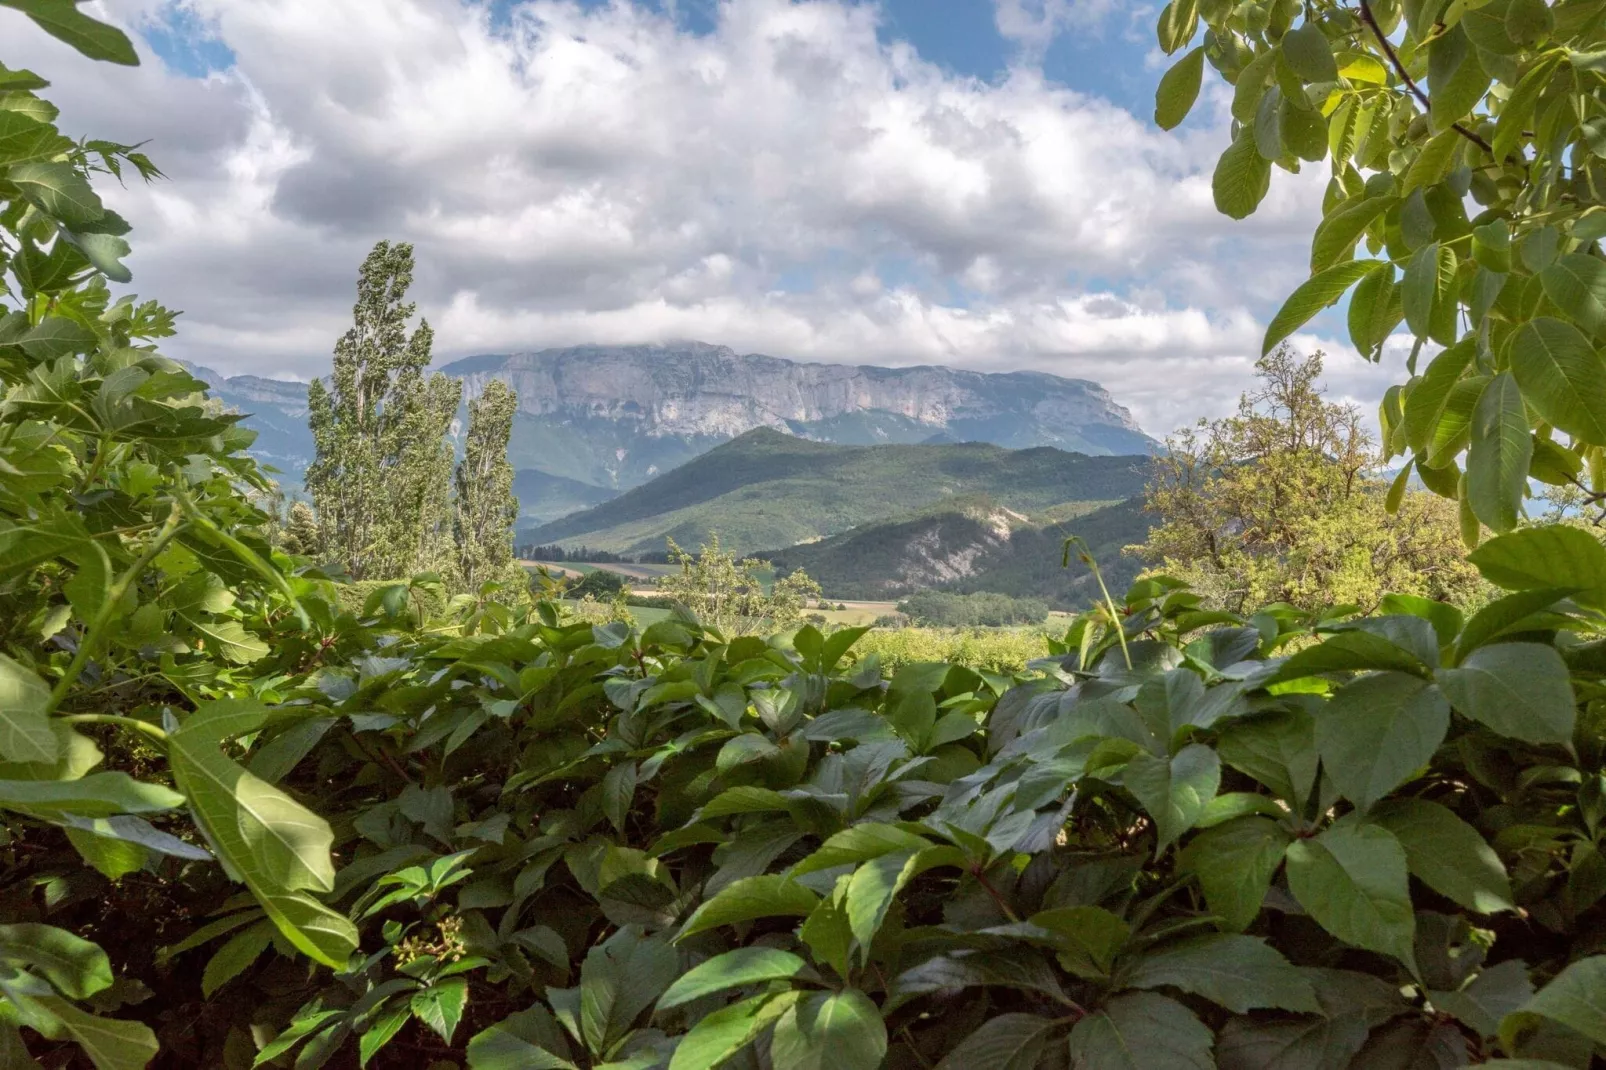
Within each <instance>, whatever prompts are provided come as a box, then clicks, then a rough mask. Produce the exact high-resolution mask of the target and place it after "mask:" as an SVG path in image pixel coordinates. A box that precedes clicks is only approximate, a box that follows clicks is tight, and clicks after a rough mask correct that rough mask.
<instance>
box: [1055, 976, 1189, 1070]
mask: <svg viewBox="0 0 1606 1070" xmlns="http://www.w3.org/2000/svg"><path fill="white" fill-rule="evenodd" d="M1214 1043H1215V1037H1214V1036H1213V1035H1212V1034H1211V1032H1210V1030H1209V1029H1207V1028H1206V1027H1205V1026H1204V1024H1203V1023H1202V1022H1200V1021H1199V1019H1198V1018H1195V1017H1194V1015H1193V1012H1192V1011H1190V1010H1189V1009H1188V1008H1186V1007H1184V1006H1183V1005H1182V1004H1180V1003H1178V1002H1177V1001H1176V1000H1174V999H1171V998H1170V997H1169V996H1160V995H1156V994H1155V993H1153V992H1129V993H1127V994H1126V995H1122V996H1116V997H1115V998H1114V999H1112V1000H1110V1002H1109V1003H1107V1004H1105V1006H1104V1008H1103V1009H1102V1010H1100V1011H1097V1012H1096V1013H1094V1014H1090V1015H1088V1016H1087V1017H1085V1018H1083V1019H1082V1020H1081V1021H1079V1022H1077V1023H1076V1026H1075V1028H1073V1029H1072V1030H1071V1066H1072V1067H1074V1068H1075V1070H1157V1068H1158V1067H1162V1066H1163V1067H1165V1068H1166V1070H1215V1065H1216V1063H1215V1060H1214V1059H1212V1058H1211V1056H1210V1048H1211V1046H1212V1045H1213V1044H1214Z"/></svg>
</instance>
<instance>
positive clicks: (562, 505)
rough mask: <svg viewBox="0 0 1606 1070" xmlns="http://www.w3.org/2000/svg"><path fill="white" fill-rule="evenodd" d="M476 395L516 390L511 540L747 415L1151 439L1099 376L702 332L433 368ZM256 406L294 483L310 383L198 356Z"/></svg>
mask: <svg viewBox="0 0 1606 1070" xmlns="http://www.w3.org/2000/svg"><path fill="white" fill-rule="evenodd" d="M443 370H444V371H445V372H446V373H447V374H450V375H455V376H457V377H459V378H461V379H462V380H463V381H464V387H465V391H464V393H465V396H466V397H473V396H476V395H477V394H478V393H479V391H480V390H482V389H483V388H484V385H485V383H486V382H488V381H489V380H490V379H492V378H499V379H503V380H505V381H507V382H508V383H509V385H511V386H512V387H513V388H514V390H515V391H516V392H517V393H518V396H519V411H518V413H517V415H516V417H515V420H514V426H513V437H512V442H511V444H510V446H509V454H510V457H511V459H512V461H513V465H514V468H515V470H516V472H517V483H516V486H515V491H516V493H517V494H518V496H519V500H520V505H521V520H520V529H521V536H520V537H521V540H523V539H524V538H525V537H526V536H527V535H528V534H529V533H530V532H531V531H532V530H533V529H535V528H537V527H539V526H541V525H543V524H548V523H550V522H552V521H555V520H558V519H560V518H562V517H565V516H567V515H569V514H572V513H576V512H579V511H582V510H584V509H587V508H589V507H592V506H595V505H597V504H600V503H603V502H606V501H608V500H609V499H611V498H613V497H615V496H617V495H619V494H621V493H623V492H625V491H628V490H631V489H632V488H635V487H639V486H641V485H642V484H644V483H646V482H648V481H649V480H651V479H653V478H654V477H656V476H659V475H661V474H663V473H666V472H669V471H671V470H673V469H676V468H678V467H679V466H681V465H683V464H685V463H686V462H688V461H690V460H692V459H694V458H696V457H700V456H702V455H704V454H706V453H707V452H708V451H709V450H711V449H713V448H714V447H716V446H719V445H720V444H722V443H725V442H729V441H730V440H731V439H733V438H735V437H737V436H738V435H742V434H745V433H747V432H749V431H752V430H755V429H757V428H769V429H772V430H774V431H777V432H784V433H786V434H788V435H792V436H798V437H801V438H805V439H809V440H812V441H815V442H819V443H836V444H840V445H872V444H914V443H927V442H929V443H958V442H985V443H991V444H993V445H996V446H1003V447H1007V448H1010V449H1023V448H1031V447H1040V446H1052V447H1056V448H1058V449H1061V450H1069V451H1074V452H1077V453H1082V454H1087V455H1090V456H1111V455H1123V454H1124V455H1131V454H1146V453H1148V452H1150V450H1151V449H1152V448H1153V447H1154V445H1155V444H1154V442H1153V440H1152V439H1150V438H1149V437H1148V436H1147V435H1145V434H1144V433H1143V431H1142V429H1141V428H1139V427H1138V425H1137V423H1136V421H1134V420H1133V418H1132V415H1131V413H1130V412H1128V411H1127V410H1126V409H1125V408H1124V407H1122V406H1121V405H1119V404H1118V403H1117V402H1116V401H1115V400H1114V399H1113V398H1112V397H1111V396H1110V395H1109V393H1108V392H1107V391H1105V390H1104V388H1103V387H1101V386H1099V385H1098V384H1097V383H1092V382H1088V381H1086V380H1080V379H1066V378H1061V377H1058V376H1053V375H1046V374H1043V373H1037V372H1010V373H983V372H972V371H962V370H957V369H951V368H938V367H918V368H881V367H874V366H869V365H858V366H853V365H845V364H810V363H801V362H796V361H789V360H782V359H779V358H776V357H766V356H757V355H740V354H737V353H735V352H734V351H732V350H730V349H727V348H725V347H721V346H713V345H707V344H704V343H700V342H688V343H679V344H672V345H640V346H576V347H572V348H566V349H548V350H542V351H539V352H534V353H518V354H510V355H486V356H476V357H468V358H466V359H463V360H459V361H455V362H453V363H451V364H448V365H446V366H445V367H444V369H443ZM196 372H197V373H198V375H199V376H200V377H201V378H203V379H205V380H206V381H207V382H208V383H210V384H211V385H212V387H213V392H214V393H215V394H216V395H217V396H218V397H220V398H221V399H222V400H223V401H224V402H225V403H226V404H229V405H231V406H233V407H236V408H238V409H240V410H241V411H243V412H247V413H250V414H251V415H250V418H249V419H248V420H247V421H246V426H248V427H251V428H254V429H255V430H256V431H257V432H258V439H257V442H256V445H255V446H254V448H253V452H254V453H256V454H257V456H259V457H260V458H261V459H262V460H264V461H266V462H268V463H270V464H272V465H273V466H274V467H276V468H278V469H279V470H280V471H281V473H283V475H282V476H281V479H282V481H283V482H285V483H286V485H287V486H289V487H292V488H294V487H296V486H298V485H299V483H300V480H301V475H302V473H303V472H304V471H305V469H306V465H307V464H308V463H309V462H310V461H311V459H312V453H313V448H312V438H311V435H310V434H309V433H308V431H307V427H306V387H305V384H302V383H295V382H284V381H280V380H273V379H265V378H261V377H258V376H251V375H242V376H232V377H231V376H224V375H221V374H219V373H218V372H216V371H213V370H211V369H208V368H204V367H201V368H196Z"/></svg>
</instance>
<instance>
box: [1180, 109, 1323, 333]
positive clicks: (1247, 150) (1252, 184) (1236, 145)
mask: <svg viewBox="0 0 1606 1070" xmlns="http://www.w3.org/2000/svg"><path fill="white" fill-rule="evenodd" d="M1210 189H1211V193H1212V195H1213V196H1214V198H1215V202H1216V211H1218V212H1220V213H1221V214H1223V215H1226V216H1230V217H1232V218H1233V219H1247V218H1249V216H1251V215H1253V214H1254V211H1255V209H1256V208H1258V207H1260V202H1261V201H1262V200H1264V199H1265V196H1266V191H1267V190H1269V189H1271V164H1270V163H1269V162H1267V160H1266V159H1265V158H1264V157H1263V156H1261V155H1260V150H1259V149H1257V148H1256V147H1255V131H1254V126H1253V124H1248V125H1245V126H1244V128H1243V129H1242V130H1240V131H1239V132H1238V136H1237V138H1235V139H1234V140H1233V143H1232V144H1231V145H1229V146H1227V151H1225V152H1223V153H1222V154H1221V159H1220V160H1218V161H1216V170H1215V173H1214V174H1213V175H1211V178H1210ZM1351 281H1353V280H1351ZM1334 300H1337V298H1334ZM1329 304H1331V302H1329ZM1314 314H1315V313H1314V311H1313V312H1312V315H1314ZM1308 318H1309V317H1308V316H1307V317H1306V319H1308ZM1300 322H1301V323H1303V322H1304V320H1301V321H1300Z"/></svg>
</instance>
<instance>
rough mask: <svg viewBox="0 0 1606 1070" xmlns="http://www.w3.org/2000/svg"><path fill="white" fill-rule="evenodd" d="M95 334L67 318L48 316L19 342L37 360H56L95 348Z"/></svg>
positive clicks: (30, 329) (25, 351) (23, 349)
mask: <svg viewBox="0 0 1606 1070" xmlns="http://www.w3.org/2000/svg"><path fill="white" fill-rule="evenodd" d="M97 341H98V340H97V339H96V337H95V333H94V332H93V331H91V330H90V329H89V328H87V327H85V326H83V325H82V324H81V323H79V322H78V321H77V320H72V319H68V318H67V317H66V316H46V317H45V318H44V319H42V320H40V321H39V322H38V323H37V324H35V325H34V326H33V327H31V328H29V330H28V332H27V333H26V334H24V335H23V336H22V337H21V338H19V339H18V340H17V344H18V345H20V346H21V347H22V351H23V352H24V353H26V354H28V356H30V357H32V358H34V359H35V360H54V359H56V358H57V357H64V356H66V355H68V354H70V353H83V352H86V351H88V350H91V349H93V348H95V344H96V342H97Z"/></svg>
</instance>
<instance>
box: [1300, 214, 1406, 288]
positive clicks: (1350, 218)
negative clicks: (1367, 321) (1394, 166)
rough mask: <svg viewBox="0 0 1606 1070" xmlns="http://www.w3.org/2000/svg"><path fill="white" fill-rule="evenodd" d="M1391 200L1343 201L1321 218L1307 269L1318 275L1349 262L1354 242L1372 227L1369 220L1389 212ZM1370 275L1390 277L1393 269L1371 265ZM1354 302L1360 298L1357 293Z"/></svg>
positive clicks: (1353, 249) (1311, 247)
mask: <svg viewBox="0 0 1606 1070" xmlns="http://www.w3.org/2000/svg"><path fill="white" fill-rule="evenodd" d="M1393 203H1394V201H1393V198H1391V197H1365V198H1362V199H1361V200H1358V201H1345V202H1344V203H1343V204H1341V205H1339V206H1338V207H1337V208H1336V209H1334V210H1333V212H1332V214H1330V215H1329V216H1327V218H1325V219H1323V220H1322V222H1321V225H1320V226H1318V227H1317V228H1316V234H1315V236H1314V237H1313V238H1312V239H1311V244H1310V269H1311V271H1312V272H1313V273H1318V272H1321V271H1324V270H1326V269H1327V268H1330V267H1332V266H1333V265H1334V264H1337V263H1340V262H1341V261H1348V260H1350V259H1352V258H1353V257H1354V255H1355V243H1356V242H1358V241H1360V240H1361V235H1362V234H1364V233H1365V232H1366V228H1367V227H1368V226H1370V225H1371V223H1372V220H1374V219H1376V218H1377V217H1378V216H1380V215H1382V214H1383V213H1384V212H1386V211H1388V209H1389V206H1390V205H1391V204H1393ZM1373 264H1374V267H1373V269H1372V272H1369V273H1368V276H1367V277H1368V278H1370V277H1371V275H1372V274H1373V273H1376V274H1378V275H1379V276H1381V275H1382V274H1383V273H1384V272H1385V271H1387V272H1388V273H1389V274H1391V275H1392V273H1393V268H1392V267H1390V266H1389V265H1387V264H1379V263H1377V262H1376V261H1374V262H1373ZM1354 299H1355V300H1359V299H1360V294H1359V293H1358V292H1357V294H1356V296H1355V298H1354Z"/></svg>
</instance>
